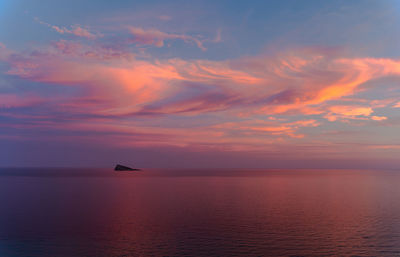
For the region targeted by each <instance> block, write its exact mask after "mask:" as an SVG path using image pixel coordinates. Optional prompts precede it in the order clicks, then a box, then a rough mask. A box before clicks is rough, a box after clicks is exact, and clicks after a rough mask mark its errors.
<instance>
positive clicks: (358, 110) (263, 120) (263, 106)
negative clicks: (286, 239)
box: [0, 33, 400, 152]
mask: <svg viewBox="0 0 400 257" xmlns="http://www.w3.org/2000/svg"><path fill="white" fill-rule="evenodd" d="M145 34H146V33H145ZM150 34H151V33H150ZM155 34H157V33H155ZM163 36H165V35H164V34H162V36H154V35H153V34H151V36H149V37H148V38H147V39H146V36H143V37H142V39H141V40H143V42H144V43H146V44H156V43H155V42H156V41H154V40H156V39H157V38H163ZM146 40H147V41H146ZM152 40H153V41H152ZM162 40H165V37H164V38H163V39H162ZM0 51H8V52H12V51H11V50H8V49H7V48H5V47H2V48H1V49H0ZM3 61H4V62H6V63H7V66H8V67H9V69H8V71H7V72H6V73H7V75H8V76H15V77H18V78H19V79H22V80H25V81H31V82H36V84H38V85H39V86H37V87H36V88H35V93H37V94H39V95H40V94H41V91H40V86H43V87H45V86H51V87H53V88H57V87H60V88H67V89H69V90H71V92H73V93H70V95H65V96H63V97H62V98H61V97H60V95H59V94H57V92H58V90H60V91H61V89H54V91H52V92H53V93H52V94H53V95H50V97H51V98H52V97H54V98H57V97H58V98H57V101H49V102H48V103H47V105H46V108H43V107H42V108H39V107H34V108H31V109H30V110H29V111H28V110H25V113H15V112H11V111H10V112H9V115H13V117H15V118H17V117H20V118H19V119H21V120H24V121H26V120H29V119H30V118H29V117H31V120H32V122H31V123H32V124H35V128H36V127H41V128H46V129H48V130H57V131H59V130H62V131H86V132H88V131H96V133H105V134H107V133H109V134H111V135H110V136H109V137H107V138H108V139H107V140H110V142H109V143H111V142H115V144H118V145H125V144H126V145H142V146H144V145H146V146H150V145H151V146H153V145H174V146H177V147H187V146H196V147H198V148H203V147H204V148H209V147H211V148H212V147H214V148H221V149H231V150H262V149H264V150H265V149H275V148H274V146H273V145H274V144H277V145H283V144H285V145H286V146H287V147H289V146H290V142H297V141H299V140H305V138H311V136H310V131H315V130H317V129H313V128H317V127H318V130H321V131H323V129H324V128H325V127H324V125H325V123H328V122H326V120H325V119H328V120H329V121H331V122H336V121H347V122H351V121H352V120H357V121H361V122H364V121H368V120H374V121H383V120H385V119H387V118H388V117H386V116H373V115H372V114H373V109H375V108H382V107H384V106H388V105H391V104H392V103H393V102H394V101H395V100H393V99H374V100H370V99H367V98H366V99H363V98H361V96H358V97H359V101H357V102H354V101H353V100H351V99H352V98H351V97H355V96H356V95H357V94H358V93H359V92H361V90H379V88H376V87H377V86H373V87H371V88H368V89H365V88H362V84H364V83H366V82H368V81H370V80H373V79H376V78H380V77H383V76H388V75H400V69H399V67H400V61H398V60H393V59H388V58H386V59H375V58H349V57H343V56H337V55H336V54H335V53H331V52H329V51H328V52H324V51H320V50H319V49H306V50H291V51H288V52H282V53H278V54H276V55H275V56H265V55H260V56H254V57H246V58H238V59H236V60H224V61H210V60H184V59H179V58H171V59H154V58H135V55H134V54H132V53H131V52H130V51H129V50H127V49H124V48H121V47H119V46H118V47H117V46H114V47H105V46H103V45H101V44H98V43H97V44H90V45H88V44H84V43H81V42H79V43H78V42H75V41H67V40H60V41H56V42H53V43H52V44H51V45H49V46H47V48H42V49H41V50H34V51H31V52H28V51H24V52H12V54H8V55H6V56H5V57H4V58H3ZM374 87H375V88H374ZM44 91H45V90H44ZM363 93H365V91H364V92H363ZM17 95H18V94H17ZM19 95H20V96H22V93H20V94H19ZM50 97H49V95H48V93H45V92H44V93H43V96H42V98H43V99H49V98H50ZM0 99H1V98H0ZM349 99H350V100H349ZM1 100H3V99H1ZM389 100H390V101H389ZM349 101H351V102H352V103H349ZM3 102H4V103H7V105H9V106H15V107H16V106H18V103H19V102H21V103H22V102H23V101H22V100H21V99H19V98H18V97H14V96H7V97H4V100H3ZM27 103H30V102H29V101H27ZM16 114H19V115H22V114H23V115H24V116H16ZM22 117H23V118H22ZM34 117H42V118H41V122H40V123H39V122H38V119H36V118H34ZM376 124H378V125H379V122H377V123H376ZM24 126H26V125H24ZM63 133H66V132H63ZM93 140H99V139H95V138H93ZM104 140H106V139H104ZM310 140H311V139H310ZM329 143H330V142H324V143H323V144H324V145H325V144H326V145H329ZM321 144H322V143H321V142H317V143H316V145H321ZM310 148H311V146H310ZM339 148H340V147H338V149H339ZM310 151H311V150H310ZM300 152H301V151H300Z"/></svg>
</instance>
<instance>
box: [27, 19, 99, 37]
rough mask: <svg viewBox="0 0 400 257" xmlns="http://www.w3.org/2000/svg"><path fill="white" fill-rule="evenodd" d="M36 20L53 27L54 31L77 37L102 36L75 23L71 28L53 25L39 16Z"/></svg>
mask: <svg viewBox="0 0 400 257" xmlns="http://www.w3.org/2000/svg"><path fill="white" fill-rule="evenodd" d="M34 20H35V21H37V22H38V23H40V24H42V25H45V26H47V27H49V28H51V29H53V30H54V31H56V32H58V33H60V34H72V35H75V36H77V37H84V38H87V39H95V38H98V37H100V36H101V35H100V34H94V33H92V32H90V31H89V30H88V29H87V28H82V27H81V26H79V25H73V26H71V27H70V28H66V27H59V26H56V25H51V24H49V23H47V22H44V21H41V20H40V19H39V18H37V17H35V18H34Z"/></svg>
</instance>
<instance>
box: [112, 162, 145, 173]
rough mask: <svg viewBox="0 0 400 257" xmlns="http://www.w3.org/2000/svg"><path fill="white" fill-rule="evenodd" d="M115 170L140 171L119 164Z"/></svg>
mask: <svg viewBox="0 0 400 257" xmlns="http://www.w3.org/2000/svg"><path fill="white" fill-rule="evenodd" d="M114 170H115V171H138V170H140V169H132V168H130V167H127V166H123V165H120V164H117V166H115V168H114Z"/></svg>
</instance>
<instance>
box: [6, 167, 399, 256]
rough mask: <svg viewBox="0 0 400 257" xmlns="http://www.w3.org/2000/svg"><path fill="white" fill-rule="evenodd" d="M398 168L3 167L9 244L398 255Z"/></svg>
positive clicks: (30, 249)
mask: <svg viewBox="0 0 400 257" xmlns="http://www.w3.org/2000/svg"><path fill="white" fill-rule="evenodd" d="M399 185H400V173H399V172H395V171H355V170H347V171H324V170H312V171H307V170H301V171H296V170H289V171H239V170H236V171H222V170H220V171H212V170H203V171H202V170H196V171H188V170H187V171H184V170H181V171H176V170H175V171H174V170H145V171H142V172H137V173H116V172H113V171H108V170H99V169H97V170H96V169H85V170H78V169H1V170H0V206H1V212H0V256H149V255H150V256H151V255H156V256H160V255H170V256H171V255H174V256H176V255H196V256H199V255H207V256H210V255H214V256H222V255H234V254H240V255H245V256H251V255H270V256H291V255H303V256H310V255H318V256H321V255H340V256H348V255H357V256H394V255H400V206H399V203H400V201H399V200H400V187H399Z"/></svg>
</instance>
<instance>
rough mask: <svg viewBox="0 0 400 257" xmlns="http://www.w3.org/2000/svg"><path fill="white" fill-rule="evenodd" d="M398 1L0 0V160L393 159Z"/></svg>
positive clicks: (399, 121)
mask: <svg viewBox="0 0 400 257" xmlns="http://www.w3.org/2000/svg"><path fill="white" fill-rule="evenodd" d="M399 111H400V2H399V1H396V0H381V1H373V0H371V1H370V0H362V1H358V0H352V1H347V0H337V1H319V0H318V1H314V0H309V1H296V0H279V1H278V0H276V1H275V0H270V1H241V0H237V1H228V0H226V1H224V0H222V1H200V0H199V1H180V0H173V1H154V0H146V1H123V0H119V1H117V0H116V1H105V0H104V1H103V0H87V1H80V0H68V1H66V0H64V1H63V0H59V1H53V0H40V1H39V0H29V1H28V0H26V1H23V0H0V166H2V167H14V166H18V167H21V166H23V167H31V166H51V167H55V166H57V167H58V166H60V167H75V166H78V167H112V166H114V165H115V164H116V163H122V164H126V165H132V166H135V167H145V168H328V169H334V168H360V169H361V168H373V169H375V168H385V169H386V168H388V169H398V167H399V165H400V158H399V156H400V133H399V129H400V112H399Z"/></svg>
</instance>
